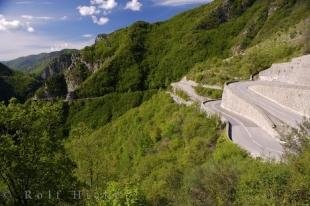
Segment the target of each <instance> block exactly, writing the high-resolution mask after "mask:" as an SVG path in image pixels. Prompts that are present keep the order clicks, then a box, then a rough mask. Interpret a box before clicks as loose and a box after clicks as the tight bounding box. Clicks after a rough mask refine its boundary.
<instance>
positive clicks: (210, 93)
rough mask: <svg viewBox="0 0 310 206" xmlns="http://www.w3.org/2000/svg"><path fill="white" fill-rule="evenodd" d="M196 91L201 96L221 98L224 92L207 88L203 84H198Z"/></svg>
mask: <svg viewBox="0 0 310 206" xmlns="http://www.w3.org/2000/svg"><path fill="white" fill-rule="evenodd" d="M195 91H196V92H197V94H199V95H200V96H203V97H208V98H210V99H220V98H221V97H222V93H223V90H220V89H210V88H205V87H203V86H201V85H198V86H197V87H195Z"/></svg>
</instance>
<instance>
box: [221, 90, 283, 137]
mask: <svg viewBox="0 0 310 206" xmlns="http://www.w3.org/2000/svg"><path fill="white" fill-rule="evenodd" d="M221 107H223V108H224V109H227V110H229V111H231V112H233V113H235V114H238V115H240V116H243V117H245V118H247V119H249V120H251V121H253V122H254V123H255V124H257V125H258V126H259V127H261V128H262V129H264V130H265V131H266V132H267V133H268V134H270V135H271V136H272V137H278V136H279V135H278V133H277V132H276V131H275V129H274V124H273V122H272V121H271V120H270V119H269V118H268V116H267V115H266V114H265V113H264V111H263V110H262V109H260V108H259V107H257V106H255V105H253V104H251V102H248V101H247V100H245V99H243V98H241V97H240V96H239V95H237V94H235V93H234V92H233V91H232V90H231V89H230V88H229V85H226V86H225V88H224V93H223V98H222V103H221Z"/></svg>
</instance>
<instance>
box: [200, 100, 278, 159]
mask: <svg viewBox="0 0 310 206" xmlns="http://www.w3.org/2000/svg"><path fill="white" fill-rule="evenodd" d="M203 106H204V109H205V111H210V110H211V111H213V112H214V113H216V114H218V115H220V116H221V117H222V118H224V119H225V120H226V121H229V122H230V124H231V138H232V141H233V142H235V143H236V144H238V145H239V146H240V147H241V148H243V149H245V150H247V151H248V152H249V153H250V154H251V155H252V156H253V157H262V158H264V159H275V160H280V159H281V156H282V154H283V148H282V145H281V142H280V141H279V140H278V139H276V138H273V137H271V136H270V135H269V134H267V132H265V131H264V130H263V129H261V128H260V127H258V126H257V125H256V124H255V123H254V122H252V121H251V120H249V119H246V118H244V117H241V116H240V115H237V114H235V113H233V112H230V111H228V110H226V109H224V108H222V107H221V101H210V102H206V103H204V104H203Z"/></svg>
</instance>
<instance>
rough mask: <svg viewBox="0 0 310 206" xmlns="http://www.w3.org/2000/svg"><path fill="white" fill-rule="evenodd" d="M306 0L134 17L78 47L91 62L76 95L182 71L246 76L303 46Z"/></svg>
mask: <svg viewBox="0 0 310 206" xmlns="http://www.w3.org/2000/svg"><path fill="white" fill-rule="evenodd" d="M309 4H310V3H309V2H308V1H303V0H278V1H268V0H260V1H253V0H242V1H229V0H228V1H221V0H217V1H213V2H212V3H210V4H208V5H204V6H201V7H199V8H197V9H194V10H191V11H189V12H185V13H182V14H180V15H178V16H176V17H174V18H172V19H171V20H168V21H165V22H160V23H155V24H149V23H146V22H137V23H135V24H133V25H132V26H130V27H128V28H125V29H121V30H118V31H116V32H114V33H111V34H109V35H106V36H104V37H103V38H102V40H101V41H99V42H97V43H96V44H94V45H93V46H90V47H86V48H85V49H83V50H82V51H81V54H82V58H83V59H84V60H85V61H87V62H89V63H90V64H92V65H96V66H97V70H96V71H95V73H94V74H93V75H90V77H89V78H88V79H86V81H84V82H83V83H82V84H81V86H80V88H79V89H78V91H77V93H78V96H81V97H88V96H102V95H104V94H106V93H110V92H115V91H117V92H127V91H136V90H145V89H155V88H165V87H167V86H168V85H169V84H170V83H171V82H172V81H175V80H178V79H180V78H181V77H182V76H183V75H185V74H186V73H188V72H189V71H192V72H191V73H192V78H194V79H196V80H200V81H201V82H208V83H212V84H222V83H223V82H224V81H227V80H231V79H235V78H249V76H250V75H251V74H254V73H256V72H257V71H260V70H263V69H266V68H268V67H269V66H270V65H271V64H272V63H273V62H275V61H283V60H285V59H286V58H289V57H292V56H297V55H300V54H303V53H307V52H309V51H308V49H309V48H308V46H307V44H308V43H307V42H308V40H307V39H309V38H308V36H309V31H308V28H309V27H307V25H309V12H308V11H309V8H310V5H309ZM308 45H309V44H308ZM244 54H245V55H244ZM229 57H232V58H231V59H230V60H227V61H226V60H225V59H227V58H229ZM192 68H193V69H192ZM203 78H205V79H206V80H203Z"/></svg>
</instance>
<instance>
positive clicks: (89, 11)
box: [77, 6, 99, 16]
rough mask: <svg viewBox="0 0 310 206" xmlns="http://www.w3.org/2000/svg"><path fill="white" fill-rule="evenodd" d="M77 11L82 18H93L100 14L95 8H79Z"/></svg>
mask: <svg viewBox="0 0 310 206" xmlns="http://www.w3.org/2000/svg"><path fill="white" fill-rule="evenodd" d="M77 9H78V10H79V12H80V14H81V15H82V16H92V15H94V14H98V13H99V11H98V10H97V8H96V7H95V6H79V7H77Z"/></svg>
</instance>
